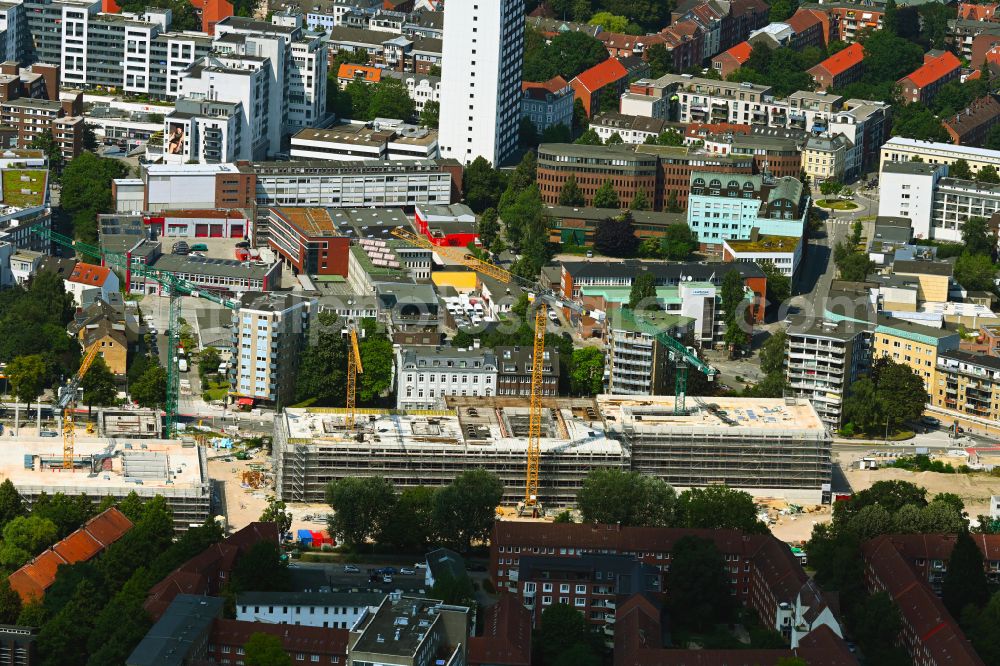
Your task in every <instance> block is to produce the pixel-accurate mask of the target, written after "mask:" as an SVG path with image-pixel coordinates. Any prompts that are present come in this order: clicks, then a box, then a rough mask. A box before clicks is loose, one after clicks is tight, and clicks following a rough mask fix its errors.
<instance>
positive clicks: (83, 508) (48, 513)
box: [31, 492, 94, 539]
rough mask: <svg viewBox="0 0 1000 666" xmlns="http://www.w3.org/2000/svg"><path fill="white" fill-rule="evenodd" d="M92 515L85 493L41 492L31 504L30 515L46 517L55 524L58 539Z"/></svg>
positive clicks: (91, 506)
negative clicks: (50, 493)
mask: <svg viewBox="0 0 1000 666" xmlns="http://www.w3.org/2000/svg"><path fill="white" fill-rule="evenodd" d="M93 515H94V505H93V504H91V502H90V500H89V499H87V496H86V495H66V494H64V493H56V494H54V495H49V494H47V493H44V492H43V493H42V494H41V495H39V496H38V497H37V498H36V499H35V502H34V504H32V506H31V517H33V518H46V519H48V520H50V521H52V522H53V523H55V525H56V529H57V530H58V532H57V535H58V538H59V539H65V538H66V537H68V536H69V535H70V533H72V532H73V531H75V530H77V529H79V527H80V526H81V525H83V524H84V523H85V522H87V520H88V519H89V518H91V517H93Z"/></svg>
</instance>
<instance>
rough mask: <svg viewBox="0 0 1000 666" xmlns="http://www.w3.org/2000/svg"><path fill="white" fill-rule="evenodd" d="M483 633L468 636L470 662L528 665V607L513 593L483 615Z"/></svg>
mask: <svg viewBox="0 0 1000 666" xmlns="http://www.w3.org/2000/svg"><path fill="white" fill-rule="evenodd" d="M482 626H483V634H482V636H474V637H472V638H470V639H469V657H468V659H467V661H468V664H469V666H487V665H492V666H531V611H529V610H528V609H527V608H525V607H524V606H523V605H521V603H520V602H519V601H518V599H517V596H515V595H513V594H501V595H500V601H498V602H497V603H496V604H494V605H493V606H491V607H490V608H488V609H487V610H486V611H485V613H484V617H483V622H482Z"/></svg>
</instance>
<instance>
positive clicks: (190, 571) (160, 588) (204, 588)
mask: <svg viewBox="0 0 1000 666" xmlns="http://www.w3.org/2000/svg"><path fill="white" fill-rule="evenodd" d="M262 541H270V542H271V543H273V544H275V545H277V544H278V526H277V525H276V524H275V523H250V524H249V525H247V526H246V527H244V528H243V529H241V530H240V531H239V532H236V533H235V534H232V535H230V536H229V537H227V538H225V539H223V540H222V541H220V542H219V543H216V544H212V545H211V546H209V547H208V548H206V549H205V550H203V551H202V552H201V553H199V554H198V555H195V556H194V557H192V558H191V559H190V560H188V561H187V562H185V563H184V564H182V565H180V566H179V567H177V568H176V569H174V571H173V572H171V574H170V575H169V576H167V577H166V578H164V579H163V580H161V581H160V582H159V583H157V584H156V585H154V586H153V587H152V589H150V591H149V594H148V595H146V603H144V604H143V608H145V609H146V612H147V613H149V616H150V617H151V618H152V619H153V620H157V619H159V617H160V615H162V614H163V612H164V611H165V610H166V609H167V607H168V606H170V602H171V601H173V600H174V597H176V596H177V595H178V594H208V595H218V594H219V593H220V592H221V590H222V588H223V587H224V586H225V584H226V583H227V582H229V579H230V577H231V576H232V573H233V568H234V567H235V566H236V561H237V560H238V559H239V558H240V556H241V555H243V553H245V552H247V551H248V550H250V549H251V548H252V547H253V546H255V545H257V544H258V543H260V542H262Z"/></svg>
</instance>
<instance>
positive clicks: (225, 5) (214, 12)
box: [190, 0, 233, 35]
mask: <svg viewBox="0 0 1000 666" xmlns="http://www.w3.org/2000/svg"><path fill="white" fill-rule="evenodd" d="M190 2H191V4H192V5H194V7H195V8H196V9H200V10H201V31H202V32H205V33H208V34H209V35H214V34H215V24H216V23H218V22H219V21H221V20H222V19H225V18H229V17H230V16H232V15H233V5H232V3H230V2H229V1H228V0H190Z"/></svg>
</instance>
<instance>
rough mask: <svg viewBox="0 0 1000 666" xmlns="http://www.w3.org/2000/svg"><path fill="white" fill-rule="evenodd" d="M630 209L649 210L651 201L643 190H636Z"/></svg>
mask: <svg viewBox="0 0 1000 666" xmlns="http://www.w3.org/2000/svg"><path fill="white" fill-rule="evenodd" d="M628 207H629V210H649V199H647V198H646V192H645V190H643V189H642V188H640V189H638V190H636V191H635V196H634V197H632V201H631V202H630V203H629V205H628Z"/></svg>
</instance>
